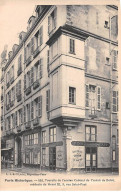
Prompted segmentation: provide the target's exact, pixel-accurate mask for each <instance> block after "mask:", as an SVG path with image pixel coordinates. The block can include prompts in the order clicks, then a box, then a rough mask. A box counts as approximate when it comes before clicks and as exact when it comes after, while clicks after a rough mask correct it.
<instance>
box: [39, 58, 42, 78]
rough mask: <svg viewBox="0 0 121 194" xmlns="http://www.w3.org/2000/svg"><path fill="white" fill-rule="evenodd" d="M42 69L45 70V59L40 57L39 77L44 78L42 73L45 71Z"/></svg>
mask: <svg viewBox="0 0 121 194" xmlns="http://www.w3.org/2000/svg"><path fill="white" fill-rule="evenodd" d="M42 70H43V59H40V61H39V67H38V71H39V72H38V73H39V76H38V77H39V78H42V74H43V72H42Z"/></svg>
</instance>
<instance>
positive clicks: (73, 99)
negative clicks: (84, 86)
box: [69, 86, 76, 105]
mask: <svg viewBox="0 0 121 194" xmlns="http://www.w3.org/2000/svg"><path fill="white" fill-rule="evenodd" d="M70 90H71V91H70ZM72 90H73V91H72ZM69 104H74V105H75V104H76V88H75V87H72V86H69Z"/></svg>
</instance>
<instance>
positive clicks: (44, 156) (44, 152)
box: [42, 148, 46, 166]
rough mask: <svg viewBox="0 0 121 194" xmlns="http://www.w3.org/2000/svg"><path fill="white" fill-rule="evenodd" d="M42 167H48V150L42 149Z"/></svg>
mask: <svg viewBox="0 0 121 194" xmlns="http://www.w3.org/2000/svg"><path fill="white" fill-rule="evenodd" d="M42 165H43V166H45V165H46V148H42Z"/></svg>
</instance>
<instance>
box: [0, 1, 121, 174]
mask: <svg viewBox="0 0 121 194" xmlns="http://www.w3.org/2000/svg"><path fill="white" fill-rule="evenodd" d="M35 13H36V16H31V17H30V18H29V20H28V27H27V32H23V31H22V32H21V33H20V35H19V45H16V44H15V45H13V49H12V51H10V52H9V55H8V59H6V58H5V57H3V61H2V80H1V88H2V87H3V91H2V92H3V93H2V95H3V99H2V102H1V108H3V110H4V111H3V112H2V153H1V154H2V160H3V161H6V160H8V161H9V162H10V163H12V164H13V165H14V166H16V167H22V166H26V167H28V166H29V167H30V166H31V167H33V166H34V167H38V168H41V169H48V170H67V171H71V170H80V171H86V172H93V171H94V172H95V171H97V172H102V171H104V172H106V171H114V170H118V165H119V164H118V161H119V158H118V71H117V69H118V67H117V58H118V41H117V40H118V38H117V34H118V33H117V32H118V26H117V14H118V7H117V6H114V5H104V6H100V5H99V6H94V5H67V6H66V5H61V6H60V5H57V6H54V5H52V6H51V5H50V6H45V5H42V6H40V5H37V6H36V10H35ZM102 16H103V17H102Z"/></svg>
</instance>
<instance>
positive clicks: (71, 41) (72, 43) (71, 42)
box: [69, 39, 75, 54]
mask: <svg viewBox="0 0 121 194" xmlns="http://www.w3.org/2000/svg"><path fill="white" fill-rule="evenodd" d="M69 46H70V49H69V53H71V54H75V40H73V39H70V44H69Z"/></svg>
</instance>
